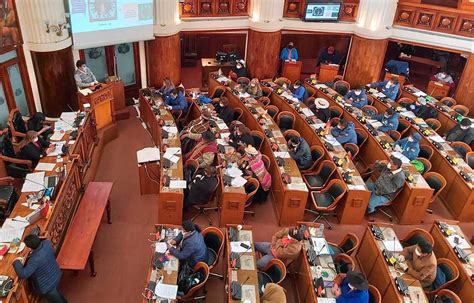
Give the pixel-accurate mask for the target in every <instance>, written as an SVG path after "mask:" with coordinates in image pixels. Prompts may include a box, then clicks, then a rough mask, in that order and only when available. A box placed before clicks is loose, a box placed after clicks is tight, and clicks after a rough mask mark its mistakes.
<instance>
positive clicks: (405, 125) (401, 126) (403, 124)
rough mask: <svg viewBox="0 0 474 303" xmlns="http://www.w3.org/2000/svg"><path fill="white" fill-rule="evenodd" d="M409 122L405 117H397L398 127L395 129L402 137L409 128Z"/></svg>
mask: <svg viewBox="0 0 474 303" xmlns="http://www.w3.org/2000/svg"><path fill="white" fill-rule="evenodd" d="M410 126H411V125H410V122H408V121H407V120H405V119H399V120H398V128H397V131H398V132H399V133H400V135H402V137H403V136H404V135H405V133H406V132H407V131H408V130H409V129H410Z"/></svg>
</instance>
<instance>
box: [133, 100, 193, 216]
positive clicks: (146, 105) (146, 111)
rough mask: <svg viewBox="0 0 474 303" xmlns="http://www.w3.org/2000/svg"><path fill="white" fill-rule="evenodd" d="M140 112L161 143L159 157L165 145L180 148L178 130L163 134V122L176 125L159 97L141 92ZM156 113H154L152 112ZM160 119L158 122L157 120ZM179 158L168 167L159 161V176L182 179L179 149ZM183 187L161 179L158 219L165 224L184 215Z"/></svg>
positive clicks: (162, 153)
mask: <svg viewBox="0 0 474 303" xmlns="http://www.w3.org/2000/svg"><path fill="white" fill-rule="evenodd" d="M140 112H141V113H142V119H143V121H144V122H145V124H146V125H147V128H148V129H149V130H150V133H151V134H152V138H153V141H154V143H155V144H156V146H158V147H160V152H161V159H163V155H164V153H165V149H164V148H163V147H164V145H166V146H167V147H171V148H181V141H180V138H179V134H178V133H176V134H172V133H168V138H162V126H161V124H162V125H163V126H168V127H176V123H175V121H174V118H173V115H172V114H171V112H170V111H168V110H166V109H165V107H164V105H163V101H162V100H161V99H152V98H150V97H144V96H143V95H142V94H141V93H140ZM155 115H156V116H155ZM160 123H161V124H160ZM176 156H179V160H178V162H177V163H175V164H172V165H171V166H170V167H169V168H166V167H165V166H164V165H160V168H161V172H160V180H162V178H163V176H167V177H168V178H169V179H170V180H184V176H183V158H182V153H180V154H177V155H176ZM183 196H184V194H183V189H180V188H179V189H175V188H170V187H169V186H167V185H166V184H164V183H163V182H160V187H159V194H158V222H159V223H166V224H181V220H182V215H183Z"/></svg>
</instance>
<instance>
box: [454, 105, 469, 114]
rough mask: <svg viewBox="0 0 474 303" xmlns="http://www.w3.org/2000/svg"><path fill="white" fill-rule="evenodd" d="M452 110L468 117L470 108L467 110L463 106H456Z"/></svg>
mask: <svg viewBox="0 0 474 303" xmlns="http://www.w3.org/2000/svg"><path fill="white" fill-rule="evenodd" d="M452 108H453V110H454V111H455V112H457V113H458V114H461V115H463V116H467V114H469V108H467V106H464V105H462V104H457V105H454V106H453V107H452Z"/></svg>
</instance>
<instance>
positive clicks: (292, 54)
mask: <svg viewBox="0 0 474 303" xmlns="http://www.w3.org/2000/svg"><path fill="white" fill-rule="evenodd" d="M280 60H281V61H286V62H288V61H298V50H296V48H295V45H294V44H293V42H288V45H287V46H286V47H284V48H283V49H282V50H281V53H280Z"/></svg>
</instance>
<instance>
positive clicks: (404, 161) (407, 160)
mask: <svg viewBox="0 0 474 303" xmlns="http://www.w3.org/2000/svg"><path fill="white" fill-rule="evenodd" d="M392 156H393V157H395V158H398V159H400V160H402V163H404V164H408V163H410V159H408V158H407V157H405V156H404V155H403V154H402V153H400V152H393V153H392Z"/></svg>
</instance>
